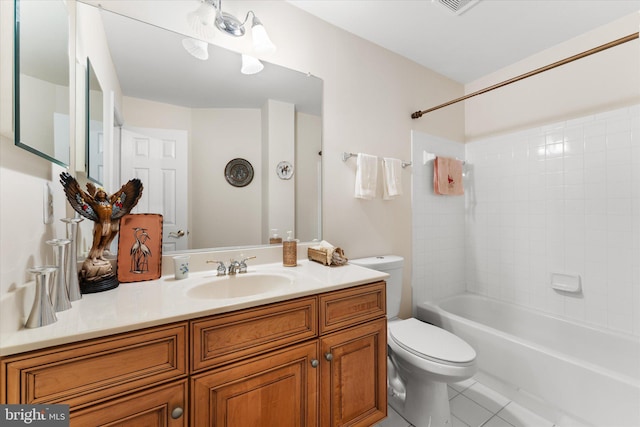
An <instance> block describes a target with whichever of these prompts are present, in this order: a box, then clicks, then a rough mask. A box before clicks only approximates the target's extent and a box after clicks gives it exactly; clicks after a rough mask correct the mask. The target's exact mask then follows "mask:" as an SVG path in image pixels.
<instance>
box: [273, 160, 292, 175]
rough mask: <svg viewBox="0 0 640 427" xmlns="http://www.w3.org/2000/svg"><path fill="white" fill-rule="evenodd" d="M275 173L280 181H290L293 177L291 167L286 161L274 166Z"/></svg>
mask: <svg viewBox="0 0 640 427" xmlns="http://www.w3.org/2000/svg"><path fill="white" fill-rule="evenodd" d="M276 172H277V173H278V177H279V178H280V179H291V177H292V176H293V165H292V164H291V163H289V162H287V161H283V162H280V163H278V166H276Z"/></svg>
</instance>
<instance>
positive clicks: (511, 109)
mask: <svg viewBox="0 0 640 427" xmlns="http://www.w3.org/2000/svg"><path fill="white" fill-rule="evenodd" d="M638 27H640V13H634V14H631V15H628V16H626V17H624V18H622V19H619V20H617V21H615V22H612V23H610V24H608V25H605V26H603V27H600V28H598V29H596V30H594V31H591V32H589V33H586V34H583V35H581V36H579V37H576V38H574V39H571V40H569V41H567V42H565V43H562V44H560V45H557V46H554V47H552V48H550V49H547V50H545V51H543V52H540V53H538V54H536V55H532V56H530V57H528V58H526V59H525V60H523V61H520V62H518V63H516V64H513V65H511V66H509V67H506V68H503V69H501V70H499V71H497V72H495V73H492V74H490V75H487V76H484V77H483V78H481V79H478V80H476V81H474V82H472V83H469V84H467V85H466V86H465V92H466V93H473V92H474V91H477V90H480V89H483V88H485V87H489V86H491V85H494V84H497V83H499V82H502V81H505V80H508V79H510V78H513V77H515V76H518V75H521V74H524V73H527V72H529V71H532V70H535V69H538V68H540V67H543V66H546V65H548V64H552V63H554V62H556V61H560V60H562V59H564V58H567V57H570V56H573V55H576V54H579V53H581V52H585V51H588V50H590V49H592V48H595V47H597V46H600V45H603V44H605V43H608V42H611V41H613V40H617V39H619V38H621V37H624V36H627V35H630V34H633V33H637V32H638ZM639 100H640V42H639V41H638V39H635V40H634V41H631V42H627V43H625V44H622V45H619V46H616V47H613V48H610V49H608V50H605V51H602V52H599V53H596V54H594V55H590V56H587V57H585V58H582V59H579V60H577V61H574V62H571V63H569V64H567V65H563V66H561V67H558V68H554V69H553V70H550V71H547V72H545V73H542V74H538V75H536V76H534V77H530V78H528V79H525V80H522V81H520V82H517V83H514V84H512V85H509V86H505V87H503V88H500V89H496V90H494V91H492V92H489V93H485V94H483V95H481V96H477V97H474V98H470V99H469V100H467V101H465V108H466V112H465V134H466V140H467V141H472V140H475V139H479V138H483V137H486V136H488V135H492V134H500V133H506V132H512V131H516V130H520V129H526V128H531V127H535V126H538V125H541V124H546V123H553V122H558V121H562V120H566V119H570V118H575V117H581V116H585V115H588V114H591V113H594V112H599V111H606V110H611V109H615V108H618V107H623V106H628V105H632V104H635V103H637V102H638V101H639Z"/></svg>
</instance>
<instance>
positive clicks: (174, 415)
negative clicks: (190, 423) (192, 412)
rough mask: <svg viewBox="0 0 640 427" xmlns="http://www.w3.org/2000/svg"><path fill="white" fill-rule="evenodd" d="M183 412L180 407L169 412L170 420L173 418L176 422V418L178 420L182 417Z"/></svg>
mask: <svg viewBox="0 0 640 427" xmlns="http://www.w3.org/2000/svg"><path fill="white" fill-rule="evenodd" d="M183 412H184V411H183V410H182V408H181V407H177V408H175V409H174V410H173V411H171V418H173V419H174V420H177V419H178V418H180V417H181V416H182V413H183Z"/></svg>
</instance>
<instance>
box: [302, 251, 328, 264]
mask: <svg viewBox="0 0 640 427" xmlns="http://www.w3.org/2000/svg"><path fill="white" fill-rule="evenodd" d="M307 256H308V257H309V259H310V260H311V261H315V262H319V263H320V264H322V265H329V263H328V262H327V253H326V252H325V251H322V250H318V249H312V248H309V249H307Z"/></svg>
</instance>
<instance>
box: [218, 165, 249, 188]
mask: <svg viewBox="0 0 640 427" xmlns="http://www.w3.org/2000/svg"><path fill="white" fill-rule="evenodd" d="M224 177H225V178H226V179H227V182H228V183H229V184H231V185H233V186H234V187H245V186H247V185H249V183H251V180H253V166H251V163H249V162H248V161H247V160H245V159H233V160H231V161H229V163H227V166H226V167H225V168H224Z"/></svg>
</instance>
